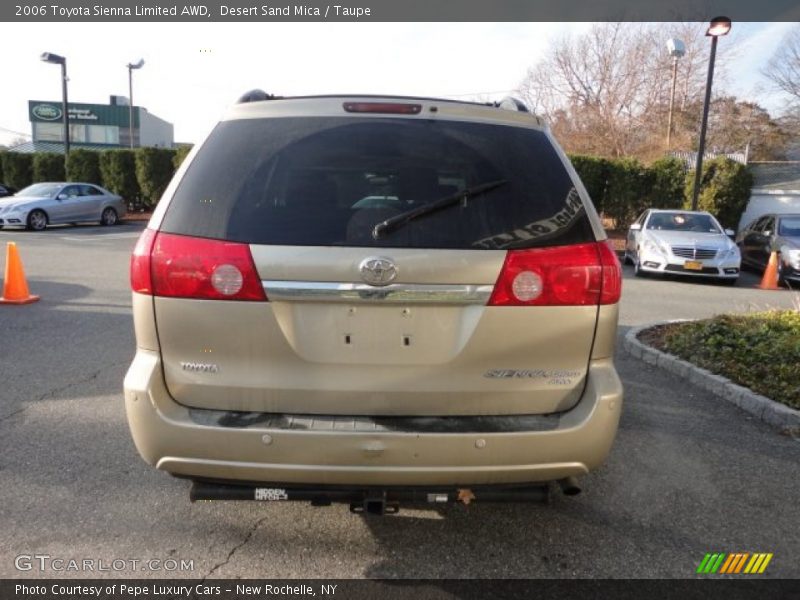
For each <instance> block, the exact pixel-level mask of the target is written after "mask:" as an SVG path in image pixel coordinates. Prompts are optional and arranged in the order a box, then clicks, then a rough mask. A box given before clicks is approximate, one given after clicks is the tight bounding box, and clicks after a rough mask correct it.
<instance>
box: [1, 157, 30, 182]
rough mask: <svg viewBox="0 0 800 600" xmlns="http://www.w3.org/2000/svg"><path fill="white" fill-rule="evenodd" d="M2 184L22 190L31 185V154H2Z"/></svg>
mask: <svg viewBox="0 0 800 600" xmlns="http://www.w3.org/2000/svg"><path fill="white" fill-rule="evenodd" d="M2 161H3V177H4V178H5V180H4V181H3V183H5V184H7V185H10V186H11V187H14V188H17V189H20V190H21V189H22V188H24V187H28V186H29V185H30V184H31V183H33V154H26V153H23V152H3V153H2Z"/></svg>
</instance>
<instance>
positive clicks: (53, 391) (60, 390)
mask: <svg viewBox="0 0 800 600" xmlns="http://www.w3.org/2000/svg"><path fill="white" fill-rule="evenodd" d="M127 362H128V361H124V360H123V361H117V362H115V363H112V364H110V365H105V366H103V367H101V368H100V369H97V370H96V371H94V372H93V373H92V374H91V375H89V376H87V377H84V378H83V379H79V380H78V381H71V382H69V383H68V384H66V385H62V386H60V387H57V388H53V389H51V390H48V391H46V392H45V393H43V394H40V395H39V397H38V398H36V399H35V400H33V401H32V402H29V403H28V404H27V405H25V406H23V407H22V408H19V409H17V410H15V411H13V412H10V413H8V414H7V415H3V416H2V417H0V423H2V422H3V421H5V420H7V419H10V418H11V417H13V416H15V415H18V414H20V413H22V412H25V411H26V410H28V408H30V407H31V406H32V405H33V404H37V403H39V402H42V401H43V400H46V399H47V398H54V397H55V396H57V395H58V394H61V393H63V392H66V391H67V390H69V389H71V388H73V387H77V386H79V385H83V384H85V383H89V382H90V381H94V380H95V379H97V378H98V377H99V376H100V374H101V373H103V372H104V371H107V370H108V369H113V368H114V367H119V366H121V365H124V364H126V363H127Z"/></svg>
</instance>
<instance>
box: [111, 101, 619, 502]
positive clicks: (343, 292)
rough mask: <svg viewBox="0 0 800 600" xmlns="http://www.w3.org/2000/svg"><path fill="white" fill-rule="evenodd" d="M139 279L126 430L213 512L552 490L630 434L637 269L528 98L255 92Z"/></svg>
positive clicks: (169, 209)
mask: <svg viewBox="0 0 800 600" xmlns="http://www.w3.org/2000/svg"><path fill="white" fill-rule="evenodd" d="M131 285H132V290H133V313H134V326H135V331H136V345H137V349H136V356H135V358H134V360H133V364H132V365H131V367H130V369H129V371H128V373H127V376H126V377H125V384H124V387H125V403H126V409H127V414H128V421H129V423H130V427H131V432H132V434H133V439H134V441H135V443H136V447H137V449H138V450H139V453H140V454H141V455H142V457H143V458H144V459H145V460H146V461H147V462H148V463H150V464H152V465H155V466H156V467H157V468H158V469H161V470H163V471H166V472H168V473H171V474H173V475H176V476H179V477H183V478H187V479H190V480H193V481H194V484H193V487H192V493H191V498H192V499H250V500H295V499H299V500H310V501H312V502H313V503H315V504H328V503H330V502H331V501H342V502H349V503H350V506H351V509H352V510H354V511H356V512H359V511H366V512H376V513H383V512H385V511H386V510H387V509H388V510H396V508H397V505H398V503H399V502H401V501H406V500H409V501H423V502H433V503H439V502H451V501H455V500H460V501H462V502H470V501H481V500H487V501H488V500H508V501H513V500H534V499H535V500H541V499H543V498H546V495H547V490H548V489H549V487H550V486H549V483H550V482H559V483H560V484H561V487H562V489H563V490H564V491H565V492H567V493H577V492H578V491H579V489H580V488H579V486H578V482H577V480H576V477H578V476H581V475H584V474H586V473H588V472H589V471H590V470H592V469H594V468H597V467H598V466H599V465H600V464H601V463H602V462H603V461H604V459H605V458H606V456H607V455H608V453H609V450H610V448H611V445H612V442H613V440H614V436H615V434H616V430H617V424H618V421H619V416H620V411H621V407H622V386H621V384H620V380H619V378H618V376H617V373H616V371H615V369H614V364H613V353H614V343H615V338H616V328H617V309H618V302H619V298H620V293H621V269H620V265H619V261H618V260H617V257H616V255H615V253H614V251H613V249H612V248H611V247H610V245H609V243H608V241H607V239H606V235H605V232H604V230H603V228H602V226H601V223H600V220H599V218H598V216H597V214H596V212H595V210H594V207H593V206H592V204H591V201H590V199H589V197H588V195H587V193H586V190H585V189H584V187H583V185H582V184H581V182H580V180H579V178H578V176H577V175H576V173H575V171H574V170H573V168H572V166H571V164H570V162H569V160H568V159H567V158H566V156H565V154H564V153H563V151H562V150H561V149H560V148H559V146H558V144H557V143H556V142H555V140H554V139H553V137H552V135H551V133H550V131H549V129H548V128H547V127H546V125H545V123H544V122H543V121H542V120H541V119H539V118H538V117H536V116H534V115H533V114H531V113H530V112H528V110H527V109H526V108H525V107H524V105H522V104H521V103H520V102H519V101H517V100H513V99H508V100H506V101H503V102H502V103H498V104H477V103H468V102H456V101H452V100H441V99H431V98H408V97H383V96H380V97H376V96H317V97H294V98H279V97H274V96H270V95H267V94H265V93H264V92H260V91H254V92H250V93H248V94H246V95H245V96H243V97H242V99H240V101H239V103H238V104H236V105H235V106H234V107H233V108H232V109H231V110H230V111H229V112H228V114H227V115H226V116H225V117H224V118H223V119H222V121H221V122H220V123H219V124H218V125H217V126H216V127H215V128H214V129H213V131H212V132H211V133H210V134H209V136H208V137H207V138H206V139H205V140H204V141H203V142H202V143H200V144H198V145H197V146H196V147H195V148H194V149H193V150H192V152H191V153H190V154H189V156H188V157H187V159H186V160H185V161H184V163H183V164H182V165H181V167H180V169H179V170H178V172H177V173H176V174H175V177H174V178H173V180H172V182H171V184H170V185H169V187H168V188H167V190H166V192H165V193H164V195H163V197H162V198H161V201H160V202H159V204H158V207H157V209H156V211H155V213H154V214H153V217H152V219H151V221H150V223H149V225H148V227H147V229H146V230H145V231H144V232H143V233H142V235H141V237H140V239H139V241H138V243H137V245H136V248H135V250H134V254H133V257H132V261H131Z"/></svg>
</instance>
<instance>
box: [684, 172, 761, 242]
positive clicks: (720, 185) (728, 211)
mask: <svg viewBox="0 0 800 600" xmlns="http://www.w3.org/2000/svg"><path fill="white" fill-rule="evenodd" d="M752 187H753V176H752V174H750V172H749V171H748V170H747V167H745V166H744V165H743V164H741V163H738V162H736V161H733V160H730V159H729V158H724V157H719V158H714V159H712V160H709V161H707V162H706V163H705V164H704V165H703V176H702V178H701V179H700V195H699V197H698V199H697V208H698V209H699V210H707V211H708V212H710V213H711V214H712V215H714V216H715V217H717V219H718V220H719V222H720V223H722V225H723V227H730V228H731V229H736V227H737V225H738V224H739V218H740V217H741V216H742V213H743V212H744V209H745V208H746V207H747V201H748V200H749V199H750V189H751V188H752ZM684 189H685V196H686V197H685V202H684V207H685V208H690V207H691V205H692V191H693V189H694V171H692V172H691V173H690V174H689V175H688V176H687V177H686V186H685V188H684Z"/></svg>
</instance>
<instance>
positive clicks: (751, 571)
mask: <svg viewBox="0 0 800 600" xmlns="http://www.w3.org/2000/svg"><path fill="white" fill-rule="evenodd" d="M772 556H773V554H772V553H766V552H756V553H753V554H751V553H750V552H734V553H732V554H726V553H724V552H714V553H711V552H709V553H707V554H706V555H705V556H704V557H703V560H702V561H700V564H699V565H698V566H697V573H702V574H712V575H713V574H715V573H719V574H720V575H736V574H748V575H756V574H761V573H763V572H764V571H765V570H766V568H767V565H768V564H769V562H770V561H771V560H772ZM745 565H746V566H745Z"/></svg>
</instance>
